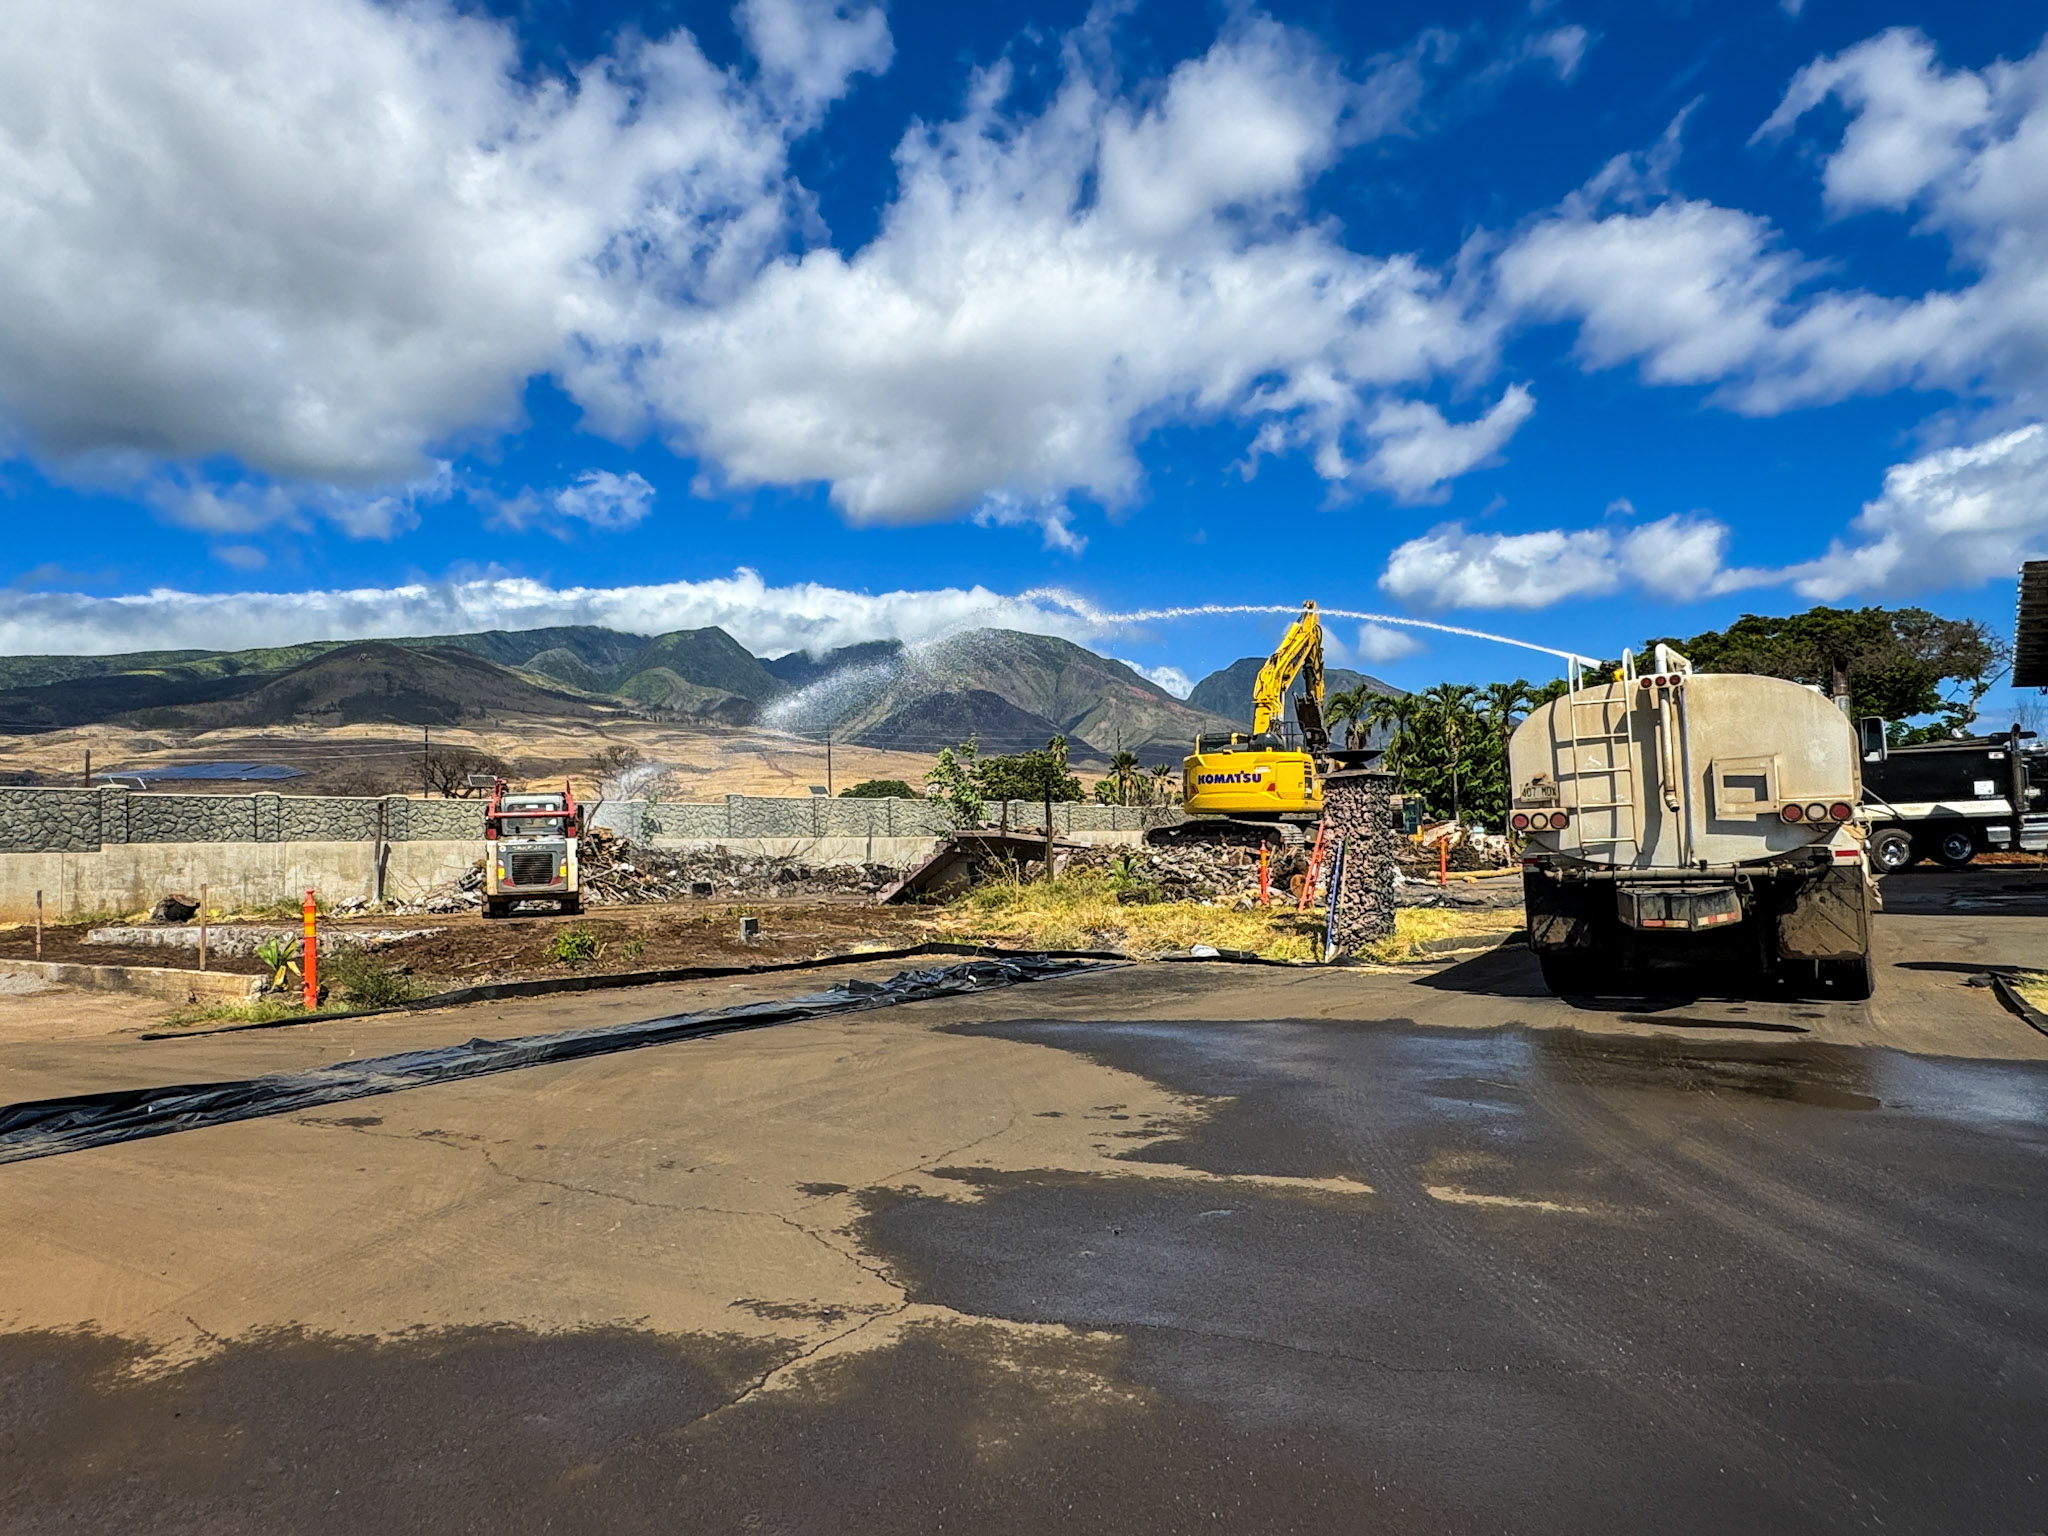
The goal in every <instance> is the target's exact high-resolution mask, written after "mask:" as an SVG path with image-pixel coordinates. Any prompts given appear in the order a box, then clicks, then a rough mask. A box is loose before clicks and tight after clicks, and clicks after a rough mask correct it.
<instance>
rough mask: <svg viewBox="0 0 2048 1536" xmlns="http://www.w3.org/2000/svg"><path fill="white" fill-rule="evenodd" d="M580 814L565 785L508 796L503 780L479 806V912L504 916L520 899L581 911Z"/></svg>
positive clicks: (557, 908)
mask: <svg viewBox="0 0 2048 1536" xmlns="http://www.w3.org/2000/svg"><path fill="white" fill-rule="evenodd" d="M582 831H583V812H582V810H581V808H579V807H578V806H577V804H576V796H575V794H574V792H573V791H571V789H570V788H569V786H568V785H567V784H564V785H563V786H562V787H561V789H560V790H559V791H557V790H541V791H537V792H531V793H521V794H514V793H513V792H512V791H510V790H509V789H508V788H507V787H506V786H505V783H504V781H503V780H499V781H498V782H497V784H496V785H495V786H494V787H493V788H492V790H491V798H490V801H489V803H488V804H486V805H485V807H484V916H485V917H505V916H507V915H509V914H510V913H511V911H512V907H513V904H514V903H515V902H521V901H551V902H553V903H554V904H555V909H556V910H557V911H559V912H570V913H573V912H580V911H582V910H583V895H582V886H581V883H580V881H579V879H578V873H577V868H576V846H577V842H578V839H579V838H580V837H581V835H582Z"/></svg>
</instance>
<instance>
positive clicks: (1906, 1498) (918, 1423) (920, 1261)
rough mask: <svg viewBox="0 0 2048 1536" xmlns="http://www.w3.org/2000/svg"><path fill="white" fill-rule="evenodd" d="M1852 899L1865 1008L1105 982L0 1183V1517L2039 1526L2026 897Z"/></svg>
mask: <svg viewBox="0 0 2048 1536" xmlns="http://www.w3.org/2000/svg"><path fill="white" fill-rule="evenodd" d="M1888 909H1889V912H1888V915H1887V917H1886V918H1885V919H1884V920H1883V930H1882V934H1881V938H1882V951H1881V953H1882V958H1883V960H1884V962H1885V963H1884V967H1883V975H1882V977H1881V979H1880V984H1879V985H1880V990H1879V995H1878V997H1877V998H1876V1000H1874V1001H1873V1002H1872V1003H1870V1004H1868V1005H1854V1004H1833V1003H1811V1002H1802V1001H1799V1000H1797V999H1790V998H1782V997H1777V996H1774V995H1770V994H1765V993H1750V994H1745V993H1742V992H1741V991H1740V990H1737V991H1735V992H1734V993H1732V994H1731V993H1730V992H1728V991H1726V990H1721V989H1717V988H1715V987H1711V986H1702V987H1699V988H1696V989H1694V990H1693V991H1692V992H1690V993H1687V994H1683V995H1678V996H1662V997H1657V998H1604V999H1599V1000H1595V1001H1590V1002H1588V1001H1581V1002H1578V1003H1576V1004H1573V1003H1564V1002H1560V1001H1558V1000H1555V999H1551V998H1549V997H1547V996H1544V995H1542V991H1541V988H1540V985H1539V984H1538V983H1537V982H1536V980H1535V976H1534V968H1533V966H1531V965H1530V964H1529V962H1528V960H1527V958H1526V956H1523V955H1521V954H1519V953H1516V952H1513V951H1503V952H1499V953H1484V954H1475V955H1471V956H1467V957H1463V958H1461V959H1459V960H1457V961H1455V962H1453V963H1452V964H1450V965H1448V966H1447V967H1444V968H1441V969H1439V970H1437V971H1435V972H1433V973H1430V974H1426V975H1413V974H1410V975H1361V974H1357V973H1331V972H1298V971H1275V970H1269V969H1264V968H1252V967H1225V966H1150V967H1143V968H1137V969H1132V970H1125V971H1117V972H1111V973H1106V974H1101V975H1097V976H1094V977H1089V978H1080V979H1073V980H1067V981H1062V982H1057V983H1050V984H1046V985H1043V986H1040V987H1034V988H1028V989H1018V990H1013V991H1007V992H1003V993H998V994H991V995H987V996H983V997H980V998H974V999H967V1000H962V1001H949V1002H943V1003H933V1004H924V1005H918V1006H915V1007H909V1008H901V1009H894V1010H890V1011H887V1012H881V1013H873V1014H866V1015H859V1016H855V1017H852V1018H849V1019H846V1020H838V1021H816V1022H812V1023H808V1024H803V1025H797V1026H789V1027H787V1028H782V1029H775V1030H766V1031H761V1032H759V1033H755V1034H749V1035H741V1036H728V1037H724V1038H720V1039H715V1040H704V1041H697V1042H692V1043H689V1044H684V1045H675V1046H667V1047H661V1048H657V1049H653V1050H648V1051H642V1052H635V1053H632V1054H630V1055H626V1056H618V1057H608V1058H603V1059H599V1060H594V1061H586V1062H578V1063H572V1064H568V1065H563V1066H556V1067H548V1068H538V1069H533V1070H531V1071H523V1072H513V1073H507V1074H503V1075H500V1076H497V1077H493V1078H488V1079H481V1080H476V1081H471V1082H465V1083H458V1084H452V1085H444V1086H438V1087H430V1088H421V1089H415V1090H411V1091H407V1092H403V1093H394V1094H389V1095H385V1096H382V1097H379V1098H374V1099H367V1100H362V1101H358V1102H356V1103H353V1104H350V1105H345V1106H336V1107H333V1108H331V1109H328V1110H323V1111H320V1112H317V1113H308V1114H302V1115H299V1116H294V1117H281V1118H275V1119H268V1120H261V1121H251V1122H245V1123H241V1124H236V1125H228V1126H221V1127H216V1128H212V1129H206V1130H199V1131H192V1132H188V1133H183V1134H179V1135H174V1136H167V1137H163V1138H160V1139H156V1140H152V1141H142V1142H136V1143H133V1144H129V1145H124V1146H117V1147H107V1148H100V1149H96V1150H92V1151H86V1152H79V1153H74V1154H68V1155H65V1156H60V1157H52V1158H47V1159H43V1160H40V1161H36V1162H31V1163H22V1164H15V1165H12V1166H8V1167H0V1234H4V1237H0V1530H6V1531H10V1532H11V1531H35V1532H43V1531H69V1530H79V1531H101V1530H107V1531H112V1530H121V1531H152V1532H153V1531H187V1530H189V1531H195V1532H196V1531H207V1532H234V1531H285V1530H289V1531H309V1532H313V1531H361V1530H367V1529H380V1530H420V1531H479V1532H483V1531H489V1532H498V1531H529V1530H530V1531H542V1530H554V1531H564V1530H567V1531H583V1530H588V1531H607V1532H610V1531H619V1532H634V1531H643V1530H644V1531H664V1532H667V1531H678V1530H704V1531H729V1530H766V1531H804V1532H810V1531H818V1532H825V1531H833V1532H838V1531H848V1530H877V1531H944V1530H955V1531H975V1532H980V1531H1011V1530H1014V1531H1041V1530H1045V1529H1053V1528H1057V1529H1074V1530H1087V1531H1093V1530H1105V1531H1106V1530H1117V1531H1159V1532H1181V1531H1188V1530H1193V1529H1219V1530H1234V1531H1284V1530H1315V1531H1347V1532H1348V1531H1390V1532H1402V1531H1429V1532H1434V1531H1456V1532H1464V1531H1473V1532H1480V1531H1486V1532H1491V1531H1514V1532H1523V1531H1528V1532H1549V1531H1558V1532H1572V1533H1585V1532H1603V1531H1631V1532H1633V1531H1642V1530H1646V1529H1657V1530H1660V1531H1716V1532H1720V1531H1730V1530H1742V1531H1834V1530H1844V1531H1853V1530H1888V1531H1910V1532H1923V1531H1957V1532H2035V1531H2041V1530H2044V1529H2048V1482H2044V1476H2048V1473H2044V1468H2048V1456H2044V1454H2043V1449H2042V1448H2043V1446H2044V1445H2048V1221H2044V1217H2048V1038H2044V1037H2042V1036H2040V1035H2038V1034H2035V1033H2034V1032H2033V1031H2032V1030H2030V1029H2029V1028H2028V1027H2027V1026H2025V1025H2024V1024H2023V1023H2022V1022H2021V1021H2019V1020H2018V1019H2016V1018H2015V1017H2013V1016H2012V1015H2011V1014H2009V1013H2006V1012H2005V1011H2003V1010H2002V1009H2001V1008H2000V1007H1999V1005H1998V1003H1997V1002H1996V1000H1995V998H1994V997H1993V996H1992V994H1991V993H1990V992H1989V991H1988V990H1986V989H1984V988H1982V987H1977V986H1972V985H1970V984H1969V983H1970V981H1971V978H1972V977H1973V976H1975V975H1977V974H1978V973H1979V972H1981V970H1982V969H1983V968H1984V967H1985V966H1987V965H1994V964H2013V963H2024V962H2028V961H2032V962H2033V963H2036V964H2039V963H2042V962H2043V961H2048V882H2044V881H2043V880H2041V878H2040V877H2024V876H2006V875H2003V874H1999V875H1991V874H1990V873H1989V872H1987V873H1986V876H1985V877H1978V876H1972V877H1970V878H1968V879H1964V880H1953V879H1949V878H1948V877H1935V876H1927V877H1919V878H1917V879H1916V878H1915V877H1904V878H1901V879H1896V880H1894V881H1892V882H1890V883H1889V888H1888ZM794 989H795V988H794V987H792V988H791V990H794ZM730 995H731V994H730V992H729V991H726V992H721V991H719V990H718V989H709V988H697V989H694V990H692V989H671V990H670V991H668V992H665V993H664V994H662V995H660V996H659V997H651V996H649V995H647V994H636V995H634V996H632V997H622V996H618V995H612V996H606V997H600V998H596V999H576V1000H572V1001H559V1000H558V1001H553V1002H550V1003H547V1004H545V1005H541V1004H524V1005H507V1006H505V1007H502V1008H499V1009H494V1010H493V1009H483V1010H467V1011H463V1012H461V1013H459V1014H450V1015H448V1016H445V1017H440V1018H435V1017H426V1018H420V1019H414V1020H409V1021H405V1022H402V1023H397V1024H391V1023H383V1024H372V1023H358V1024H353V1025H351V1024H340V1025H329V1026H319V1027H316V1028H313V1029H308V1030H300V1031H280V1032H277V1033H275V1034H268V1035H260V1036H240V1037H223V1038H219V1039H215V1040H211V1041H189V1042H184V1041H172V1042H163V1043H158V1044H145V1043H141V1042H136V1041H134V1040H133V1039H132V1038H128V1039H123V1038H112V1037H110V1038H105V1039H98V1040H95V1039H89V1038H73V1039H62V1040H57V1039H50V1040H42V1041H38V1042H35V1043H34V1044H32V1045H19V1046H7V1045H0V1081H4V1082H5V1084H6V1085H7V1088H8V1092H7V1093H6V1094H5V1097H6V1098H8V1099H10V1100H13V1099H21V1098H28V1097H41V1096H45V1095H47V1094H50V1093H56V1092H65V1091H85V1090H87V1089H91V1088H95V1087H104V1086H110V1085H114V1084H117V1083H118V1084H135V1083H141V1082H166V1083H167V1082H175V1081H193V1080H203V1079H206V1078H209V1077H214V1076H222V1075H228V1074H230V1073H240V1074H246V1073H250V1072H260V1071H272V1070H281V1069H287V1068H291V1067H298V1066H305V1065H310V1064H314V1063H317V1062H323V1061H333V1060H339V1059H345V1058H348V1057H351V1056H361V1055H365V1054H370V1053H372V1052H375V1051H382V1050H389V1049H395V1048H399V1047H402V1046H407V1045H414V1044H424V1043H430V1042H434V1041H447V1040H458V1039H463V1038H466V1037H467V1036H468V1035H469V1034H472V1033H488V1034H509V1033H514V1032H520V1031H524V1030H528V1029H533V1028H537V1027H539V1028H552V1027H569V1026H572V1025H576V1024H588V1023H594V1022H606V1021H616V1020H620V1019H624V1018H629V1017H649V1016H652V1015H654V1014H656V1013H660V1012H662V1011H665V1010H668V1009H680V1008H688V1007H700V1006H704V1005H705V1004H707V1003H710V1002H722V1001H726V1000H729V997H730Z"/></svg>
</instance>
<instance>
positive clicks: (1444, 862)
mask: <svg viewBox="0 0 2048 1536" xmlns="http://www.w3.org/2000/svg"><path fill="white" fill-rule="evenodd" d="M1436 883H1437V884H1438V885H1440V886H1446V885H1449V884H1450V883H1451V840H1450V839H1449V838H1448V837H1445V838H1441V839H1439V840H1438V842H1437V845H1436Z"/></svg>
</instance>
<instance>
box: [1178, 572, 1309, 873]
mask: <svg viewBox="0 0 2048 1536" xmlns="http://www.w3.org/2000/svg"><path fill="white" fill-rule="evenodd" d="M1297 680H1300V681H1303V682H1305V684H1306V686H1305V687H1304V688H1303V690H1302V693H1301V696H1300V697H1299V698H1298V699H1296V700H1295V704H1294V714H1295V718H1296V720H1298V721H1299V722H1300V724H1301V734H1302V739H1303V743H1304V744H1305V745H1306V747H1307V749H1308V750H1307V751H1301V750H1298V749H1296V748H1292V747H1289V746H1287V745H1285V744H1284V743H1283V742H1282V741H1281V740H1280V739H1279V738H1278V737H1277V736H1276V735H1275V734H1274V729H1275V727H1276V726H1277V725H1279V723H1280V721H1281V719H1282V717H1283V716H1284V715H1285V713H1286V709H1287V694H1288V691H1289V690H1290V689H1291V688H1293V687H1294V685H1295V683H1296V681H1297ZM1329 742H1330V734H1329V732H1328V731H1327V730H1325V729H1324V727H1323V621H1322V619H1321V617H1320V616H1318V614H1317V613H1316V605H1315V604H1314V603H1303V604H1302V605H1301V617H1300V618H1298V619H1296V620H1295V621H1294V623H1293V624H1292V625H1290V626H1289V627H1288V630H1287V633H1286V634H1285V635H1284V636H1282V637H1281V640H1280V644H1279V645H1278V646H1276V647H1275V648H1274V650H1273V654H1272V655H1271V656H1269V657H1267V658H1266V664H1265V665H1264V666H1263V667H1261V668H1259V675H1258V678H1257V680H1256V681H1255V682H1254V683H1253V684H1252V729H1251V734H1250V735H1249V736H1241V735H1238V734H1236V733H1235V732H1233V733H1232V734H1231V735H1229V736H1227V737H1226V736H1202V737H1199V738H1197V740H1196V742H1195V750H1194V753H1193V755H1191V756H1190V757H1189V758H1188V759H1187V761H1186V762H1185V763H1184V764H1183V765H1182V769H1181V774H1182V804H1183V805H1184V806H1185V807H1186V809H1187V811H1188V814H1189V816H1190V817H1191V818H1192V820H1191V821H1189V822H1187V823H1184V824H1182V825H1181V826H1178V827H1175V828H1173V829H1170V830H1171V831H1172V833H1173V840H1175V841H1187V840H1188V839H1189V838H1191V837H1204V836H1207V837H1227V836H1228V835H1229V834H1231V833H1232V832H1233V831H1236V832H1244V833H1248V835H1249V836H1251V837H1252V838H1253V839H1254V840H1255V841H1256V840H1258V839H1260V838H1261V837H1262V836H1264V835H1272V836H1278V835H1279V834H1278V832H1277V831H1274V832H1272V833H1270V834H1265V833H1262V832H1261V831H1260V826H1261V825H1262V824H1263V825H1265V826H1268V827H1270V826H1271V825H1272V824H1273V823H1277V822H1283V821H1295V822H1308V823H1313V822H1314V820H1315V818H1316V817H1318V816H1320V815H1321V814H1322V809H1323V786H1322V778H1321V773H1320V770H1319V769H1318V766H1317V763H1316V756H1317V755H1318V754H1320V753H1321V752H1322V751H1323V750H1324V749H1325V748H1326V747H1327V746H1328V745H1329ZM1160 830H1166V829H1160ZM1147 835H1148V837H1149V836H1152V834H1147Z"/></svg>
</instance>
